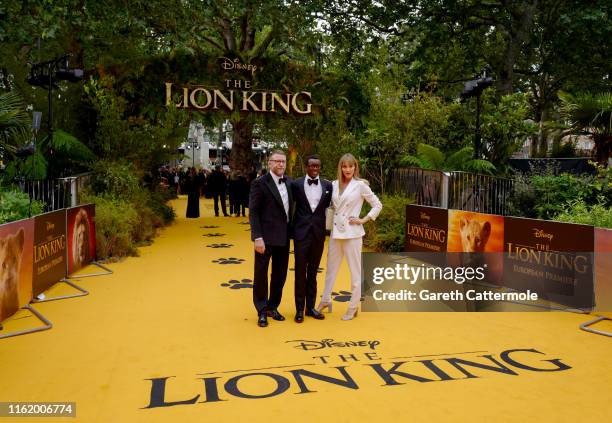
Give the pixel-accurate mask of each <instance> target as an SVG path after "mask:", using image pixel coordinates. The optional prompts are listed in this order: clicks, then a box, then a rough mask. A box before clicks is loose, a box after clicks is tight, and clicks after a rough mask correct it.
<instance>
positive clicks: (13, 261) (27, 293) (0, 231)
mask: <svg viewBox="0 0 612 423" xmlns="http://www.w3.org/2000/svg"><path fill="white" fill-rule="evenodd" d="M33 239H34V221H33V220H32V219H28V220H20V221H17V222H12V223H7V224H5V225H0V322H1V321H3V320H6V319H7V318H9V317H10V316H12V315H13V314H15V312H17V310H19V308H21V307H23V306H24V305H26V304H28V303H29V302H30V301H31V300H32V252H33Z"/></svg>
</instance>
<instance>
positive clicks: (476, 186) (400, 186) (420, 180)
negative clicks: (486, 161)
mask: <svg viewBox="0 0 612 423" xmlns="http://www.w3.org/2000/svg"><path fill="white" fill-rule="evenodd" d="M512 185H513V181H512V180H511V179H506V178H498V177H495V176H488V175H478V174H474V173H467V172H448V173H447V172H440V171H437V170H427V169H420V168H413V167H411V168H405V169H394V170H393V171H392V172H391V174H390V179H389V182H388V184H387V186H388V187H389V192H391V193H393V194H403V195H406V196H409V197H414V198H415V204H418V205H421V206H434V207H441V208H448V209H455V210H466V211H474V212H480V213H491V214H499V215H504V216H505V215H507V214H509V212H508V205H507V201H506V200H507V199H508V197H509V195H510V193H511V190H512Z"/></svg>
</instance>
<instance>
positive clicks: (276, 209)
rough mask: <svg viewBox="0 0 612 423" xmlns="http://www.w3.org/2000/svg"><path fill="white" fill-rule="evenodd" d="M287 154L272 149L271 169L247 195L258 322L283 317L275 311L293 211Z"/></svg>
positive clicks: (287, 258) (282, 281) (285, 259)
mask: <svg viewBox="0 0 612 423" xmlns="http://www.w3.org/2000/svg"><path fill="white" fill-rule="evenodd" d="M286 165H287V157H286V156H285V153H284V152H282V151H280V150H275V151H273V152H272V154H271V155H270V159H269V160H268V168H269V169H270V172H268V173H267V174H265V175H264V176H262V177H261V178H257V179H255V180H254V181H253V184H252V185H251V193H250V195H249V221H250V223H251V240H252V241H253V244H254V247H255V275H254V278H253V303H254V304H255V309H256V310H257V315H258V320H257V324H258V325H259V326H260V327H266V326H268V319H267V318H268V317H272V318H273V319H274V320H279V321H282V320H285V318H284V317H283V315H282V314H280V313H279V312H278V309H277V308H278V306H279V304H280V302H281V297H282V295H283V286H284V285H285V279H286V278H287V265H288V263H289V229H290V223H291V222H290V219H291V214H292V202H293V198H292V194H291V188H290V184H291V180H290V179H288V178H287V177H286V176H285V175H284V173H285V167H286ZM270 259H272V274H271V276H270V289H269V290H268V267H269V264H270Z"/></svg>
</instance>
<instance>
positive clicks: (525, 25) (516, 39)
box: [499, 0, 538, 95]
mask: <svg viewBox="0 0 612 423" xmlns="http://www.w3.org/2000/svg"><path fill="white" fill-rule="evenodd" d="M537 6H538V0H533V1H531V2H530V3H527V2H525V3H524V4H521V5H520V6H519V7H520V8H522V12H521V15H520V18H519V19H518V22H513V24H514V25H515V26H514V28H513V27H510V28H508V32H509V34H508V37H509V40H508V44H507V45H506V51H505V54H504V60H503V63H502V69H501V70H500V72H499V90H500V92H501V93H502V94H504V95H505V94H512V86H513V80H514V65H515V64H516V60H517V58H518V56H519V54H520V51H521V48H522V47H523V44H524V43H525V41H527V38H528V37H529V35H530V34H531V29H532V28H533V18H534V16H535V12H536V9H537ZM509 12H510V13H511V14H514V13H513V11H512V10H510V11H509ZM515 16H516V15H515Z"/></svg>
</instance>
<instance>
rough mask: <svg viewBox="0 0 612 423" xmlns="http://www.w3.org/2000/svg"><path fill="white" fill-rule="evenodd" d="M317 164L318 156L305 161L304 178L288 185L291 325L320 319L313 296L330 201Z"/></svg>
mask: <svg viewBox="0 0 612 423" xmlns="http://www.w3.org/2000/svg"><path fill="white" fill-rule="evenodd" d="M320 172H321V160H320V159H319V157H318V156H314V155H313V156H309V157H307V158H306V174H307V176H306V177H302V178H299V179H296V180H295V181H293V183H292V184H291V190H292V192H293V198H294V200H295V204H296V206H295V215H294V239H293V250H294V254H295V309H296V313H295V321H296V322H297V323H302V322H303V321H304V306H306V316H311V317H314V318H315V319H318V320H321V319H324V318H325V316H323V314H322V313H320V312H318V311H317V310H316V309H315V299H316V296H317V270H318V269H319V263H321V255H322V254H323V246H324V244H325V209H326V208H327V207H329V204H330V202H331V198H332V184H331V182H329V181H327V180H325V179H321V178H320V177H319V173H320Z"/></svg>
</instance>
